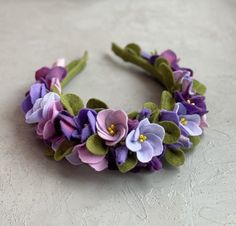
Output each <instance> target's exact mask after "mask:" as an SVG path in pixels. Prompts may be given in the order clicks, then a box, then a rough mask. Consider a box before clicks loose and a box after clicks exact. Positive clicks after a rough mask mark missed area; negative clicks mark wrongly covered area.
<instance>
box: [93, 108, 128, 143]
mask: <svg viewBox="0 0 236 226" xmlns="http://www.w3.org/2000/svg"><path fill="white" fill-rule="evenodd" d="M96 127H97V133H98V135H99V136H100V137H101V138H102V139H104V140H105V141H106V145H107V146H114V145H116V144H117V143H119V142H120V141H121V140H122V139H123V138H124V137H125V136H126V135H127V133H128V116H127V114H126V113H125V112H124V111H121V110H117V111H114V110H111V109H106V110H102V111H100V112H99V113H98V115H97V122H96Z"/></svg>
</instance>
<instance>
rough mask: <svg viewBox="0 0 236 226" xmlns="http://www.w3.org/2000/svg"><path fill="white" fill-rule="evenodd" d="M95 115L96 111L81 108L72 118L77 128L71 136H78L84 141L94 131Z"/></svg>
mask: <svg viewBox="0 0 236 226" xmlns="http://www.w3.org/2000/svg"><path fill="white" fill-rule="evenodd" d="M96 117H97V112H96V111H94V110H93V109H88V108H84V109H81V110H80V112H79V114H78V115H77V116H76V117H75V118H74V122H75V125H76V129H77V130H76V131H75V132H74V133H73V136H74V137H79V138H80V140H81V142H82V143H84V142H85V141H86V140H87V139H88V137H89V136H91V135H92V134H94V133H96Z"/></svg>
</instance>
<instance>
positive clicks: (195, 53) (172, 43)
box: [0, 0, 236, 226]
mask: <svg viewBox="0 0 236 226" xmlns="http://www.w3.org/2000/svg"><path fill="white" fill-rule="evenodd" d="M235 21H236V1H234V0H225V1H223V0H222V1H220V0H215V1H213V0H199V1H197V0H196V1H193V0H192V1H189V0H178V1H177V0H176V1H174V0H169V1H164V0H162V1H158V0H149V1H141V0H140V1H138V0H136V1H134V0H133V1H131V0H129V1H127V0H126V1H125V0H119V1H112V0H101V1H96V0H90V1H82V0H81V1H79V0H78V1H75V0H74V1H72V0H68V1H66V0H64V1H59V0H58V1H56V0H47V1H46V0H44V1H36V0H35V1H12V0H10V1H4V0H0V76H1V83H0V84H1V89H0V101H1V102H0V103H1V107H0V116H1V117H0V127H1V129H0V225H4V226H5V225H17V226H21V225H30V226H31V225H33V226H34V225H36V226H37V225H39V226H42V225H43V226H44V225H50V226H51V225H55V226H62V225H63V226H64V225H88V226H90V225H91V226H93V225H99V226H110V225H114V226H118V225H122V226H123V225H129V226H130V225H155V226H156V225H160V226H162V225H163V226H172V225H174V226H175V225H176V226H188V225H191V226H192V225H194V226H195V225H196V226H218V225H224V226H232V225H236V180H235V174H236V138H235V134H236V117H235V115H236V107H235V94H236V89H235V86H236V79H235V76H236V69H235V65H236V63H235V60H236V53H235V52H236V42H235V38H236V26H235ZM111 41H116V42H117V43H118V44H121V45H125V44H127V43H128V42H137V43H139V44H140V45H141V46H142V47H143V48H144V49H147V50H149V51H151V50H153V49H155V48H156V49H158V50H160V51H161V50H164V49H166V48H172V49H173V50H175V51H176V52H177V53H178V55H179V56H180V57H181V59H182V65H187V66H190V67H192V68H193V69H194V71H195V76H196V77H197V79H199V80H200V81H202V82H203V83H205V84H206V85H207V86H208V92H207V103H208V107H209V110H210V114H209V115H208V121H209V123H210V128H209V129H207V130H206V132H205V135H204V138H203V139H202V143H201V144H200V145H199V146H198V148H197V149H196V150H195V151H194V153H191V154H190V155H188V156H187V161H186V164H185V165H184V166H183V167H181V168H179V169H176V170H173V169H169V168H168V169H164V170H162V171H160V172H158V173H153V174H132V173H131V174H127V175H120V174H118V173H114V172H110V171H105V172H102V173H95V172H94V171H92V170H91V169H90V168H87V167H79V168H76V167H73V166H70V165H69V164H66V163H65V162H64V163H62V162H61V163H56V162H53V161H51V160H49V159H47V158H45V157H44V156H43V154H42V150H43V148H44V147H43V145H42V144H41V142H40V141H38V140H36V139H35V136H34V134H33V131H34V130H33V128H30V126H28V125H26V124H25V123H24V120H23V115H22V114H21V112H20V111H19V103H20V101H21V100H22V98H23V94H24V92H25V91H26V90H27V89H28V87H29V86H30V84H31V83H32V82H33V74H34V70H35V69H37V68H39V67H41V66H42V65H50V64H51V63H52V62H53V61H54V60H55V59H56V58H58V57H62V56H64V57H67V59H68V60H71V59H73V58H75V57H77V56H81V55H82V53H83V51H84V50H88V51H89V53H90V60H89V64H88V67H87V68H86V70H85V71H84V72H83V73H82V74H81V75H80V76H79V77H78V78H76V79H75V80H74V81H73V83H71V84H70V85H69V86H68V87H67V88H66V91H69V90H70V91H71V92H75V93H77V94H79V95H80V96H81V97H82V98H83V99H84V100H88V98H90V97H97V98H100V99H103V100H104V101H106V102H107V103H108V104H109V105H110V106H111V107H114V108H118V107H120V108H124V109H125V110H127V111H130V110H135V109H139V108H140V107H141V104H142V103H143V102H145V101H147V100H151V101H156V102H158V101H159V96H160V92H161V89H160V86H158V84H156V83H155V82H153V81H152V80H151V79H149V78H146V77H145V76H144V73H143V72H142V71H141V70H139V69H137V68H136V67H134V66H132V65H128V64H125V63H123V62H122V61H121V60H119V59H118V58H116V57H115V56H113V55H112V53H111V51H110V43H111Z"/></svg>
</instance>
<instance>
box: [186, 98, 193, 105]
mask: <svg viewBox="0 0 236 226" xmlns="http://www.w3.org/2000/svg"><path fill="white" fill-rule="evenodd" d="M187 103H188V104H191V105H195V103H192V102H191V100H189V99H188V100H187Z"/></svg>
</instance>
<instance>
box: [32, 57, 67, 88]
mask: <svg viewBox="0 0 236 226" xmlns="http://www.w3.org/2000/svg"><path fill="white" fill-rule="evenodd" d="M66 73H67V71H66V69H65V60H64V59H59V60H58V61H57V62H56V63H54V65H53V67H52V68H48V67H42V68H40V69H39V70H37V71H36V73H35V79H36V80H37V81H40V82H42V83H44V84H45V85H46V87H47V89H48V90H52V89H53V87H54V86H55V87H56V88H57V90H58V91H59V92H61V85H60V81H62V80H63V79H64V78H65V76H66Z"/></svg>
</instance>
